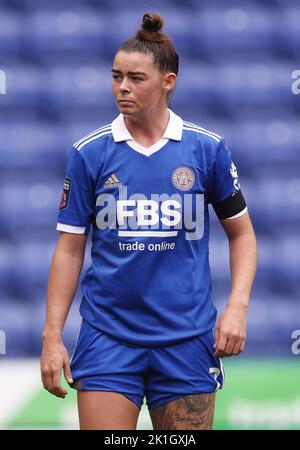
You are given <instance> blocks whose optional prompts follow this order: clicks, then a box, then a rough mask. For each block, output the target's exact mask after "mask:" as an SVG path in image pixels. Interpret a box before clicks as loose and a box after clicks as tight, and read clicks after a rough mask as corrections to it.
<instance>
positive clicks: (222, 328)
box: [214, 305, 246, 358]
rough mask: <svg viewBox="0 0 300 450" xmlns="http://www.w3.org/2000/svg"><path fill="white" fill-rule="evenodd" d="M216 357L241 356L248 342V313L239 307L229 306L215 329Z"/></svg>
mask: <svg viewBox="0 0 300 450" xmlns="http://www.w3.org/2000/svg"><path fill="white" fill-rule="evenodd" d="M214 341H215V343H214V348H215V353H214V356H218V357H220V358H223V357H225V356H233V355H239V354H240V353H241V352H242V351H243V350H244V347H245V341H246V311H245V309H244V308H243V307H240V306H239V305H234V306H233V305H228V306H227V307H226V309H225V311H224V312H223V314H222V315H221V317H220V318H219V320H218V322H217V326H216V329H215V337H214Z"/></svg>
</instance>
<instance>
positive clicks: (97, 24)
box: [0, 0, 300, 429]
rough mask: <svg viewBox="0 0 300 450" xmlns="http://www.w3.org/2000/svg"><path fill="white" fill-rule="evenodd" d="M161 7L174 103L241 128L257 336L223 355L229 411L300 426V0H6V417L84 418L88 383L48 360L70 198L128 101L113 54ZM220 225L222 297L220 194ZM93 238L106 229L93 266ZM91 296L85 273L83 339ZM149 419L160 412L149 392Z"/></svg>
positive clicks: (0, 237) (0, 136)
mask: <svg viewBox="0 0 300 450" xmlns="http://www.w3.org/2000/svg"><path fill="white" fill-rule="evenodd" d="M149 11H153V12H158V13H160V14H162V15H163V16H164V19H165V27H164V31H165V32H166V33H168V34H170V35H171V37H172V38H173V41H174V44H175V47H176V49H177V51H178V53H179V55H180V71H179V78H178V83H177V87H176V91H175V94H174V95H173V97H172V101H171V105H170V107H171V109H173V110H174V111H175V112H176V113H177V114H179V115H180V116H182V117H183V118H184V119H185V120H187V121H191V122H195V123H197V124H198V125H201V126H203V127H205V128H208V129H210V130H212V131H214V132H216V133H218V134H221V135H223V136H224V137H225V139H226V143H227V145H228V146H229V148H230V149H231V151H232V154H233V160H234V162H235V164H236V166H237V168H238V172H239V176H240V181H241V187H242V192H243V194H244V196H245V198H246V200H247V204H248V208H249V212H250V215H251V218H252V221H253V225H254V228H255V231H256V234H257V239H258V245H259V267H258V272H257V276H256V280H255V285H254V288H253V293H252V298H251V307H250V310H249V314H248V337H247V345H246V350H245V351H244V353H243V354H242V355H240V356H239V357H238V358H231V359H225V360H224V361H223V362H224V366H225V372H226V384H225V387H224V389H223V390H222V391H220V392H219V393H218V395H217V405H216V416H215V425H214V426H215V428H216V429H221V428H225V429H226V428H227V429H244V428H260V429H270V428H286V429H293V428H294V429H300V387H299V378H300V366H299V363H300V354H299V353H300V343H299V345H297V341H296V340H295V338H296V337H297V332H296V333H294V336H293V337H294V339H293V338H292V333H293V331H294V330H298V329H300V302H299V292H300V234H299V229H300V151H299V150H300V149H299V142H300V123H299V117H300V95H296V93H293V92H292V84H293V82H294V81H295V80H293V78H292V73H293V72H294V71H295V70H300V58H299V57H300V5H299V0H244V1H243V2H241V1H235V0H232V1H230V2H224V1H222V0H163V1H154V0H153V1H151V0H147V1H143V0H135V1H133V0H124V1H121V0H64V1H63V2H61V1H58V0H0V71H2V72H1V74H2V75H1V79H2V81H3V80H5V79H6V94H5V95H0V150H1V151H0V204H1V208H0V303H1V304H0V339H1V344H0V353H1V354H0V398H1V403H0V428H18V429H20V428H31V429H38V428H42V429H46V428H61V429H64V428H78V419H77V410H76V396H75V392H74V391H72V392H71V391H70V390H69V394H68V396H67V398H66V399H65V400H64V401H62V400H61V399H57V398H55V397H52V396H50V394H48V393H47V392H46V391H44V390H43V389H42V385H41V383H40V374H39V356H40V352H41V333H42V329H43V325H44V317H45V301H46V288H47V279H48V273H49V269H50V264H51V259H52V256H53V251H54V248H55V244H56V240H57V238H58V232H57V231H56V218H57V214H58V205H59V201H60V195H61V191H62V185H63V180H64V176H65V170H66V163H67V157H68V153H69V150H70V148H71V146H72V144H73V142H75V141H76V140H78V139H79V138H81V137H82V136H84V135H85V134H87V133H88V132H90V131H92V130H94V129H96V128H99V127H100V126H102V125H105V124H107V123H109V122H111V121H112V120H113V119H114V118H115V117H116V116H117V115H118V113H119V111H118V109H117V108H116V105H115V103H114V101H113V97H112V93H111V67H112V62H113V58H114V55H115V53H116V51H117V49H118V47H119V46H120V45H121V44H122V43H123V41H124V40H126V39H127V38H129V37H131V36H132V35H133V34H134V32H135V31H136V30H137V29H138V28H139V26H140V23H141V20H142V16H143V14H144V13H145V12H149ZM298 86H299V84H298ZM0 92H2V93H3V85H2V89H0ZM3 94H4V93H3ZM211 226H212V233H211V242H210V261H211V270H212V277H213V298H214V302H215V304H216V306H217V308H218V310H219V313H221V312H222V310H223V308H224V307H225V304H226V300H227V296H228V294H229V290H230V271H229V259H228V258H229V255H228V242H227V239H226V235H225V233H224V231H223V229H222V227H221V226H220V224H219V222H218V221H217V219H216V216H215V214H214V212H213V210H211ZM89 252H90V242H89V244H88V249H87V252H86V258H85V266H84V269H83V272H82V273H84V272H85V270H86V269H87V267H88V265H89V264H90V253H89ZM80 298H81V295H80V288H79V289H78V291H77V294H76V297H75V299H74V303H73V306H72V309H71V311H70V314H69V317H68V319H67V323H66V327H65V331H64V342H65V344H66V346H67V348H68V350H69V352H70V354H71V353H72V352H73V349H74V345H75V341H76V337H77V333H78V328H79V324H80V316H79V313H78V306H79V302H80ZM299 336H300V332H299ZM293 343H294V345H293V346H292V344H293ZM138 427H139V428H140V429H151V428H152V427H151V422H150V419H149V414H148V411H147V407H146V405H145V404H144V406H143V408H142V411H141V414H140V418H139V423H138Z"/></svg>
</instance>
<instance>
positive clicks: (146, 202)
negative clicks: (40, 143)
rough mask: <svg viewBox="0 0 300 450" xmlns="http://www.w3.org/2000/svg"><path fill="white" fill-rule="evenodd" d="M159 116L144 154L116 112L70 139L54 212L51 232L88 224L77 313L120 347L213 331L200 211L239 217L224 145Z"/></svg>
mask: <svg viewBox="0 0 300 450" xmlns="http://www.w3.org/2000/svg"><path fill="white" fill-rule="evenodd" d="M168 111H169V115H170V118H169V122H168V126H167V128H166V130H165V133H164V135H163V137H162V139H160V140H159V141H158V142H156V143H155V144H154V145H152V146H151V147H148V148H145V147H143V146H142V145H140V144H138V143H137V142H135V141H134V139H133V138H132V136H131V135H130V133H129V131H128V129H127V127H126V124H125V120H124V116H123V115H122V114H120V115H119V116H118V117H117V118H116V119H115V120H114V121H113V122H112V123H111V124H109V125H106V126H103V127H101V128H99V129H98V130H95V131H94V132H92V133H90V134H89V135H87V136H86V137H84V138H82V139H80V140H79V141H77V142H76V143H75V144H74V146H73V147H72V149H71V152H70V155H69V161H68V165H67V170H66V178H65V181H64V186H63V192H62V197H61V203H60V208H59V214H58V223H57V230H60V231H64V232H70V233H79V234H88V233H89V230H90V228H91V226H92V250H91V257H92V262H91V265H90V267H89V268H88V270H87V271H86V273H85V276H84V278H83V281H82V283H81V289H82V301H81V305H80V313H81V315H82V316H83V317H84V319H85V320H86V321H87V322H89V323H90V324H91V325H93V326H94V327H96V328H98V329H99V330H101V331H102V332H104V333H107V334H109V335H111V336H113V337H115V338H116V339H119V340H120V341H122V342H125V343H128V344H129V345H130V344H132V345H141V346H148V345H151V346H155V345H167V344H172V343H177V342H180V341H182V340H185V339H188V338H192V337H194V336H197V335H200V334H203V333H206V332H207V331H208V330H210V329H212V328H213V327H214V325H215V321H216V315H217V312H216V308H215V306H214V304H213V302H212V298H211V274H210V267H209V259H208V241H209V212H208V205H209V203H212V205H213V206H214V207H215V210H216V212H217V214H218V217H219V218H220V219H222V218H232V217H237V216H239V215H242V214H243V213H245V212H246V210H247V207H246V205H245V202H244V201H241V191H240V184H239V181H238V175H237V170H236V167H235V165H234V163H233V161H232V158H231V152H230V150H229V149H228V148H227V147H226V146H225V143H224V139H223V138H221V137H220V136H218V135H217V134H215V133H212V132H210V131H207V130H205V129H204V128H202V127H200V126H198V125H195V124H192V123H190V122H186V121H183V120H182V118H181V117H179V116H178V115H176V114H175V113H174V112H173V111H172V110H170V109H169V110H168ZM234 199H239V201H236V200H234ZM232 205H233V206H232Z"/></svg>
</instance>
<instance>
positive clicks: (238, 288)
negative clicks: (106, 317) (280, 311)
mask: <svg viewBox="0 0 300 450" xmlns="http://www.w3.org/2000/svg"><path fill="white" fill-rule="evenodd" d="M220 223H221V224H222V226H223V228H224V230H225V232H226V234H227V237H228V242H229V253H230V271H231V292H230V295H229V298H228V302H227V306H226V308H225V310H224V312H223V314H222V315H221V317H220V318H219V320H218V322H217V326H216V329H215V355H216V356H219V357H224V356H232V355H238V354H239V353H241V352H242V351H243V350H244V346H245V340H246V316H247V310H248V305H249V299H250V293H251V288H252V284H253V280H254V277H255V273H256V268H257V244H256V237H255V233H254V230H253V227H252V223H251V219H250V217H249V214H248V212H247V211H246V212H245V213H244V214H243V215H241V216H240V217H236V218H228V219H224V220H220Z"/></svg>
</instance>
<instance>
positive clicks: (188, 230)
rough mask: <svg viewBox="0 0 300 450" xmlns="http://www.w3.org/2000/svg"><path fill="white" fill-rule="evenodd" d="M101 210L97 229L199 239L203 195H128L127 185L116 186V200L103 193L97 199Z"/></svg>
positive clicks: (202, 229)
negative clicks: (181, 231) (117, 188)
mask: <svg viewBox="0 0 300 450" xmlns="http://www.w3.org/2000/svg"><path fill="white" fill-rule="evenodd" d="M96 205H97V206H100V208H101V209H100V211H99V212H98V213H97V216H96V224H97V227H98V228H99V229H100V230H104V229H107V228H109V229H117V230H118V236H127V237H128V236H131V237H140V236H144V237H153V238H155V237H170V236H177V235H178V230H182V229H183V230H184V231H185V239H187V240H196V239H201V238H202V237H203V234H204V194H192V193H188V194H186V193H185V194H179V193H175V194H172V195H169V194H167V193H163V194H151V195H150V198H147V197H146V195H144V194H142V193H135V194H132V195H130V196H129V198H128V196H127V186H121V187H119V195H118V198H115V196H114V195H113V194H109V193H105V194H100V195H99V196H98V197H97V201H96Z"/></svg>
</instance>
